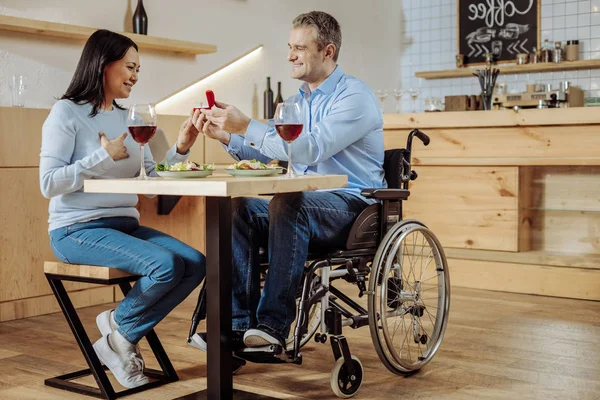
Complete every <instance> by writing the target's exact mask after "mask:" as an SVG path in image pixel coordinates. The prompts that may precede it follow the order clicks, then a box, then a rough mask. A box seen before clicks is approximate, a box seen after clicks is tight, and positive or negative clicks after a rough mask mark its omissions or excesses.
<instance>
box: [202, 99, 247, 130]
mask: <svg viewBox="0 0 600 400" xmlns="http://www.w3.org/2000/svg"><path fill="white" fill-rule="evenodd" d="M201 111H202V114H204V115H206V119H207V120H208V121H209V122H211V123H212V124H214V125H216V126H217V127H218V128H220V129H221V130H224V131H227V132H231V133H242V134H244V133H246V129H248V125H249V124H250V118H248V117H247V116H246V115H244V114H243V113H242V112H241V111H240V110H238V109H237V108H236V107H234V106H232V105H229V104H225V103H221V102H220V101H217V102H215V107H213V108H211V109H210V110H201Z"/></svg>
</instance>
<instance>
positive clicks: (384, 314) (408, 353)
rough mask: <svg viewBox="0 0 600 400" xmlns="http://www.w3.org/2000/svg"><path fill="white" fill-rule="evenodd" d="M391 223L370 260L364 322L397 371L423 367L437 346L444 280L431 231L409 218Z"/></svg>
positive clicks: (446, 290)
mask: <svg viewBox="0 0 600 400" xmlns="http://www.w3.org/2000/svg"><path fill="white" fill-rule="evenodd" d="M394 228H396V229H395V230H394ZM394 228H392V230H391V231H390V232H388V234H387V235H386V237H385V238H384V239H385V240H384V241H383V242H382V244H381V245H380V247H381V246H382V248H381V249H380V250H378V252H377V254H376V257H375V259H374V260H373V263H372V265H371V268H372V269H371V274H372V275H371V276H372V278H371V279H370V281H371V282H370V288H371V289H370V290H371V291H372V294H370V295H369V325H370V326H371V336H372V337H373V344H374V345H375V349H376V350H377V352H378V355H379V357H380V358H381V360H382V361H383V362H384V365H385V366H386V367H387V368H388V369H390V370H391V371H393V372H396V373H398V372H411V371H416V370H418V369H420V368H422V367H423V366H424V365H425V364H427V363H428V362H429V361H430V360H431V358H432V357H433V356H434V354H435V353H436V351H437V349H438V348H439V345H440V342H441V339H442V338H443V331H444V330H445V326H446V322H447V317H446V314H447V312H448V304H449V303H448V297H447V294H448V293H449V285H448V283H447V280H446V276H447V267H446V260H445V258H444V256H443V251H442V250H441V247H440V245H439V242H438V241H437V239H436V238H435V237H434V236H433V234H432V233H431V231H429V230H428V229H427V228H426V227H424V226H423V225H421V224H419V223H415V222H410V221H407V222H401V223H398V224H396V225H395V226H394ZM426 247H427V248H426ZM373 277H376V278H373ZM372 314H374V315H377V316H378V318H377V319H374V318H373V317H372ZM425 315H426V316H425Z"/></svg>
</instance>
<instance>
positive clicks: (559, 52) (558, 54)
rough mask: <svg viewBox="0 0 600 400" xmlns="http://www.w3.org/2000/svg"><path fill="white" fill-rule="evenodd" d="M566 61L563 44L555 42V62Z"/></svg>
mask: <svg viewBox="0 0 600 400" xmlns="http://www.w3.org/2000/svg"><path fill="white" fill-rule="evenodd" d="M564 59H565V55H564V50H563V48H562V43H561V42H554V62H555V63H557V64H558V63H561V62H563V61H564Z"/></svg>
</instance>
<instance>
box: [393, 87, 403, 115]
mask: <svg viewBox="0 0 600 400" xmlns="http://www.w3.org/2000/svg"><path fill="white" fill-rule="evenodd" d="M402 96H404V90H402V89H394V97H395V98H396V113H397V114H400V113H401V112H402V104H401V102H400V100H402Z"/></svg>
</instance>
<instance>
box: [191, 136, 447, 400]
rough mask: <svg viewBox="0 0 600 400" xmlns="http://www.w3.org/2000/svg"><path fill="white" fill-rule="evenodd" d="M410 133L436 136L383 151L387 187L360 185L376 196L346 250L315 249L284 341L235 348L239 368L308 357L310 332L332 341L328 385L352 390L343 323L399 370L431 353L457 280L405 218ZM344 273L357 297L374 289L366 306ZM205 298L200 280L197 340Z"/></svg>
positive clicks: (433, 241)
mask: <svg viewBox="0 0 600 400" xmlns="http://www.w3.org/2000/svg"><path fill="white" fill-rule="evenodd" d="M413 137H417V138H418V139H420V140H421V141H422V142H423V144H424V145H425V146H427V145H428V144H429V141H430V139H429V137H428V136H427V135H426V134H425V133H423V132H421V131H419V130H418V129H414V130H412V131H411V132H410V134H409V135H408V139H407V144H406V149H393V150H386V151H385V159H384V164H383V168H384V171H385V178H386V181H387V183H388V188H386V189H364V190H363V191H362V192H361V194H362V195H363V196H364V197H366V198H371V199H377V200H379V202H378V203H376V204H371V205H369V206H368V207H367V208H366V209H365V210H364V211H363V212H362V213H361V214H360V215H359V216H358V217H357V219H356V221H355V222H354V224H353V225H352V228H351V230H350V234H349V237H348V240H347V242H346V246H345V248H343V249H335V250H331V251H328V252H326V253H322V254H309V257H308V260H307V263H306V266H305V270H304V276H303V279H302V284H301V288H299V290H298V293H297V305H298V307H297V316H296V320H295V322H294V323H293V324H292V327H291V330H290V337H288V339H287V342H286V348H283V347H282V346H279V345H270V346H264V347H259V348H244V349H242V350H239V351H236V352H234V364H235V366H234V368H235V369H234V371H233V373H236V372H237V371H238V370H239V369H240V368H241V367H243V365H245V364H246V362H247V361H249V362H257V363H294V364H301V363H302V353H301V352H300V349H301V348H302V347H303V346H305V345H306V344H308V343H309V342H310V340H311V339H312V338H314V340H315V341H316V342H317V343H326V342H327V340H329V342H330V344H331V348H332V351H333V355H334V358H335V362H334V367H333V370H332V373H331V379H330V384H331V388H332V390H333V392H334V393H335V394H336V395H337V396H338V397H341V398H349V397H352V396H354V395H355V394H356V393H357V392H358V390H359V388H360V386H361V384H362V381H363V377H364V370H363V366H362V364H361V362H360V360H359V359H358V357H356V356H355V355H352V354H351V353H350V347H349V345H348V341H347V340H346V338H345V337H344V336H343V335H342V328H343V327H350V328H352V329H357V328H360V327H363V326H365V325H369V329H370V334H371V339H372V341H373V345H374V347H375V350H376V352H377V355H378V356H379V359H380V360H381V362H382V363H383V365H384V366H385V367H386V368H387V369H388V370H389V371H391V372H392V373H394V374H398V375H410V374H413V373H415V372H417V371H419V370H420V369H421V368H423V367H424V366H425V365H426V364H427V363H429V361H431V359H432V358H433V356H434V355H435V353H436V352H437V350H438V348H439V346H440V344H441V342H442V339H443V337H444V332H445V330H446V325H447V323H448V313H449V307H450V278H449V272H448V264H447V261H446V256H445V254H444V250H443V248H442V246H441V244H440V242H439V240H438V239H437V238H436V237H435V235H434V234H433V232H431V231H430V230H429V229H428V228H427V227H426V226H425V224H423V223H421V222H419V221H416V220H402V201H405V200H407V199H408V197H409V195H410V192H409V190H408V185H409V181H411V180H415V179H417V177H418V175H417V173H416V172H415V171H413V170H412V169H411V149H412V141H413ZM265 253H266V252H264V251H263V252H262V254H263V260H262V261H263V262H262V266H263V267H264V268H265V270H266V267H268V260H266V259H265V258H266V254H265ZM263 273H264V271H263ZM339 279H343V280H345V281H346V282H349V283H351V284H353V285H355V286H356V288H357V289H358V297H359V298H362V297H363V296H364V295H365V294H366V295H367V308H366V309H365V308H364V307H363V306H361V305H360V304H358V303H357V302H356V301H354V300H352V299H351V298H350V297H348V296H347V295H346V294H344V293H342V292H341V291H340V290H339V289H337V288H336V287H335V286H334V285H333V284H334V282H335V281H336V280H339ZM205 282H206V281H205ZM205 301H206V292H205V286H203V287H202V289H201V291H200V295H199V298H198V304H197V306H196V309H195V311H194V315H193V317H192V326H191V328H190V333H189V336H188V343H189V344H190V345H192V346H194V343H193V336H194V335H195V334H196V333H195V332H196V328H197V326H198V323H199V322H200V321H201V320H203V319H204V318H206V306H205Z"/></svg>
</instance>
